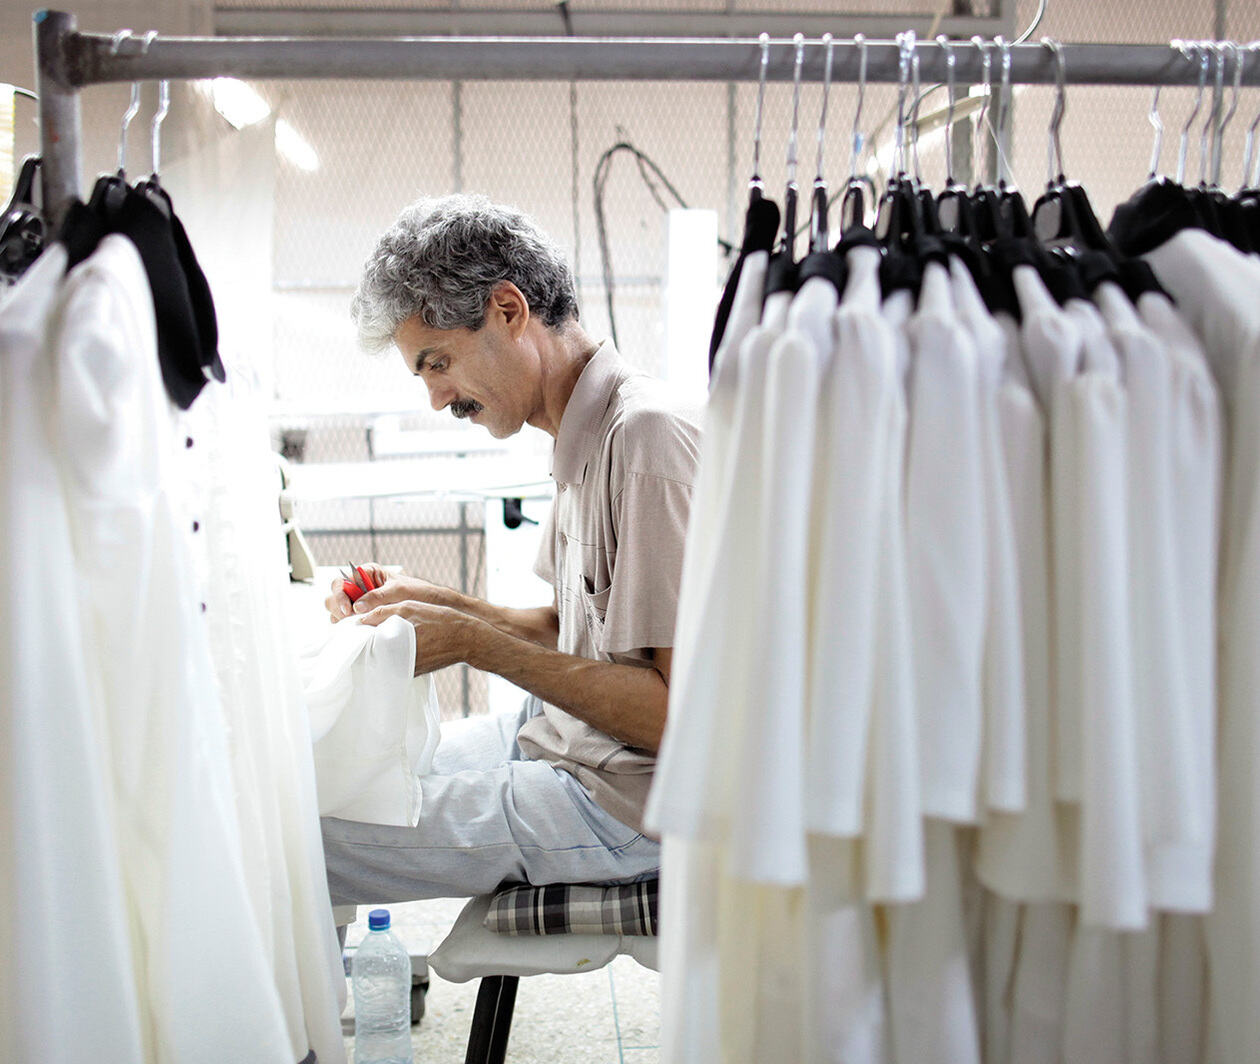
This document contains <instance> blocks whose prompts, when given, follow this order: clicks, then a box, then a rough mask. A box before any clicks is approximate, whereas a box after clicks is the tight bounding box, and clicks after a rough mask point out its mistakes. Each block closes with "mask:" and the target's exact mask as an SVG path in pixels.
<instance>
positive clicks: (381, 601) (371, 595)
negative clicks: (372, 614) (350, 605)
mask: <svg viewBox="0 0 1260 1064" xmlns="http://www.w3.org/2000/svg"><path fill="white" fill-rule="evenodd" d="M406 598H407V588H406V587H404V586H403V585H401V584H398V583H393V584H386V585H385V586H384V587H382V588H377V589H376V590H375V591H368V592H366V593H365V594H362V595H360V596H359V598H358V600H357V601H356V602H355V604H354V612H355V613H368V612H369V611H371V610H374V609H376V607H377V606H384V605H386V604H387V603H390V602H402V601H404V600H405V599H406Z"/></svg>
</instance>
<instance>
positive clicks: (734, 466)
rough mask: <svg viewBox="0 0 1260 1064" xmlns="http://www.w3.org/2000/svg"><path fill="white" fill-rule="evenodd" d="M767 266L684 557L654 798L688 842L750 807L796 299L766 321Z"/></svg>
mask: <svg viewBox="0 0 1260 1064" xmlns="http://www.w3.org/2000/svg"><path fill="white" fill-rule="evenodd" d="M767 262H768V255H767V254H766V253H765V252H755V253H754V254H752V255H749V256H748V258H747V259H746V260H745V262H744V269H743V271H742V273H741V275H740V279H739V284H738V286H737V287H736V293H735V299H734V302H733V304H732V308H731V316H730V319H729V321H728V323H727V328H726V333H725V335H724V336H723V339H722V345H721V347H720V348H719V349H718V353H717V357H716V360H715V362H714V372H713V381H712V383H711V386H710V395H709V403H708V406H707V408H706V411H705V426H704V434H703V445H702V450H701V461H700V469H699V472H698V474H697V475H698V480H697V484H696V495H695V498H694V500H693V503H692V515H691V520H690V524H689V525H688V530H687V540H686V548H685V551H684V558H683V571H682V578H681V585H680V598H679V605H678V621H677V626H676V631H675V645H674V665H673V672H672V674H671V677H670V686H669V703H670V711H669V715H668V717H667V720H666V726H665V734H664V736H663V738H662V741H661V749H660V752H659V754H658V756H657V765H656V771H655V773H654V778H653V784H652V789H651V791H650V793H649V797H648V804H647V813H646V819H647V822H648V824H649V825H650V826H652V827H653V828H654V829H655V830H657V831H659V832H660V833H662V834H666V833H668V834H674V835H678V836H681V837H683V838H688V839H710V840H713V841H724V840H725V839H726V831H727V827H728V825H729V822H730V818H731V812H732V809H733V808H734V807H735V806H736V805H737V804H738V793H739V791H738V783H739V781H738V780H737V779H736V778H735V774H734V768H733V758H734V752H735V751H736V750H737V749H738V748H739V746H740V744H741V743H742V742H743V738H742V736H743V732H744V729H745V727H746V726H748V725H749V721H748V718H747V715H746V714H745V712H744V708H745V702H744V691H743V690H742V688H741V682H742V680H743V678H744V673H743V671H742V670H743V669H745V668H746V667H747V658H748V654H749V652H750V651H749V648H750V646H751V641H752V638H753V629H754V627H755V620H756V619H755V618H753V617H752V616H751V615H750V613H749V611H747V610H746V609H745V608H744V599H743V588H744V586H745V583H746V581H747V580H749V579H750V577H751V575H752V573H753V572H754V570H755V567H756V566H758V565H760V564H761V562H760V560H759V559H758V557H757V555H756V553H755V548H756V546H757V544H756V543H755V542H753V541H752V540H751V539H750V537H749V535H748V531H749V529H748V526H749V525H750V524H751V522H749V521H748V520H747V516H746V513H747V509H748V506H749V502H748V500H749V499H750V498H754V497H757V496H756V493H758V492H759V490H760V484H761V462H762V455H761V435H760V433H761V422H762V411H763V407H764V388H763V387H762V386H761V382H762V380H763V379H764V378H763V374H764V366H765V352H766V350H768V346H769V344H770V343H771V342H773V339H774V337H775V336H776V335H777V332H778V330H779V328H781V326H782V323H783V320H784V319H785V317H786V312H787V303H788V302H789V301H790V298H791V297H790V296H788V295H783V296H779V297H776V298H774V299H772V300H771V301H770V306H769V307H768V309H769V310H771V311H772V312H773V314H772V317H773V318H774V319H775V321H774V327H773V328H770V327H769V326H768V325H763V324H762V323H761V321H760V318H761V294H762V291H763V289H764V286H765V276H766V266H767ZM730 596H734V597H733V598H732V597H730Z"/></svg>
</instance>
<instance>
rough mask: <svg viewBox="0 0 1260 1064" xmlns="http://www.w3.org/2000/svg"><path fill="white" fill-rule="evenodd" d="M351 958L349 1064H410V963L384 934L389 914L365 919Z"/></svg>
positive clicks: (383, 912) (379, 912) (372, 914)
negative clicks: (364, 932) (351, 1050)
mask: <svg viewBox="0 0 1260 1064" xmlns="http://www.w3.org/2000/svg"><path fill="white" fill-rule="evenodd" d="M368 928H369V931H368V936H367V938H365V939H364V940H363V941H362V942H361V943H360V944H359V948H358V950H357V951H356V952H355V954H354V961H353V964H352V965H351V969H350V982H351V984H352V985H353V986H354V1064H412V1056H411V957H410V956H409V955H408V953H407V950H406V949H405V948H404V947H403V944H402V943H401V942H399V941H398V939H396V938H395V937H394V936H393V934H392V933H391V932H390V930H389V910H388V909H373V910H372V911H371V912H370V913H368Z"/></svg>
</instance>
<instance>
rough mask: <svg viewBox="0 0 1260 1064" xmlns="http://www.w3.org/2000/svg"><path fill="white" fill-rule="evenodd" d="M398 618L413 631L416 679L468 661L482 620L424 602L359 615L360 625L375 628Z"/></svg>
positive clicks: (377, 609) (378, 607)
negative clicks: (388, 618)
mask: <svg viewBox="0 0 1260 1064" xmlns="http://www.w3.org/2000/svg"><path fill="white" fill-rule="evenodd" d="M393 616H399V617H401V618H403V620H405V621H407V622H408V623H410V624H411V626H412V627H413V628H415V630H416V671H415V675H417V676H420V675H423V674H424V673H426V672H433V671H435V670H436V669H444V668H446V667H447V666H448V665H458V664H459V663H460V662H462V661H466V660H467V659H468V648H469V645H470V643H471V640H472V638H473V636H474V635H475V630H476V628H477V626H478V625H480V624H483V623H484V622H483V621H479V620H477V618H475V617H470V616H469V615H468V614H466V613H463V612H461V611H460V610H456V609H452V608H451V607H449V606H434V605H433V604H431V603H428V602H415V601H410V600H409V601H405V602H390V603H387V604H386V605H384V606H377V607H376V609H374V610H370V611H369V612H367V613H365V614H363V615H362V621H363V623H364V624H370V625H374V626H375V625H378V624H380V623H381V622H382V621H383V620H385V618H386V617H393Z"/></svg>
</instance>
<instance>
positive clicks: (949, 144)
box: [936, 33, 958, 185]
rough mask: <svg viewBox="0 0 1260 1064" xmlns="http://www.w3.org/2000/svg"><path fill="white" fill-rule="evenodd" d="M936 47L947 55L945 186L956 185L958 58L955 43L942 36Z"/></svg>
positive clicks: (938, 39)
mask: <svg viewBox="0 0 1260 1064" xmlns="http://www.w3.org/2000/svg"><path fill="white" fill-rule="evenodd" d="M936 45H937V47H938V48H940V50H941V51H942V52H944V53H945V95H946V97H947V102H946V105H945V107H946V111H945V184H946V185H952V184H953V183H954V105H955V89H956V85H955V72H956V68H957V66H958V57H957V56H956V55H955V54H954V44H953V42H952V41H951V40H950V39H949V38H948V37H946V36H945V34H943V33H942V34H940V35H938V36H937V38H936Z"/></svg>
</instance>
